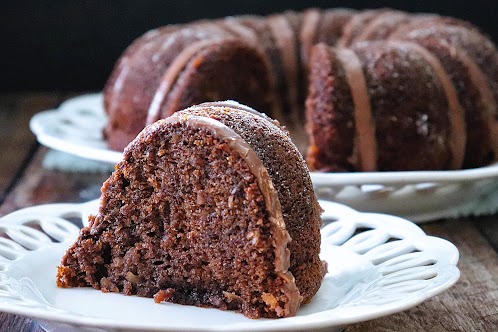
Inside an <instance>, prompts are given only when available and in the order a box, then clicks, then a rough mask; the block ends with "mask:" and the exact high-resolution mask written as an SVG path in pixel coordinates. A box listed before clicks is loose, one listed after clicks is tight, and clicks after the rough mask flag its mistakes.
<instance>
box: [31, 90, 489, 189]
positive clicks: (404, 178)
mask: <svg viewBox="0 0 498 332" xmlns="http://www.w3.org/2000/svg"><path fill="white" fill-rule="evenodd" d="M89 100H90V103H92V102H93V103H98V104H100V105H101V108H100V109H98V110H97V109H92V111H96V112H98V113H99V114H101V115H103V116H104V117H105V112H104V110H103V93H102V92H96V93H88V94H82V95H79V96H76V97H73V98H70V99H68V100H66V101H64V102H63V103H61V104H60V106H59V107H58V108H55V109H49V110H45V111H41V112H38V113H37V114H35V115H33V116H32V118H31V119H30V123H29V126H30V129H31V131H32V132H33V134H35V136H36V139H37V140H38V142H39V143H41V144H42V145H45V146H47V147H49V148H52V149H55V150H59V151H63V152H66V153H70V154H73V155H77V156H79V157H83V158H86V159H90V160H95V161H102V162H107V163H113V164H116V163H118V162H119V161H121V159H122V152H119V151H114V150H111V149H109V148H96V147H88V146H82V145H80V144H76V143H73V142H70V141H67V140H64V139H62V138H60V137H57V136H53V135H51V134H50V132H48V131H47V130H46V128H44V127H43V126H42V125H41V123H40V121H41V120H42V119H44V118H46V117H53V116H58V115H61V114H64V113H68V112H69V113H70V112H72V111H74V107H75V105H78V104H79V103H84V102H88V101H89ZM102 142H104V140H102ZM310 175H311V178H312V180H313V181H314V183H317V184H318V185H319V186H341V185H342V186H346V185H364V184H385V185H390V184H398V185H403V184H405V185H406V184H414V183H424V182H439V183H455V182H467V181H476V180H483V179H488V178H492V177H497V176H498V161H497V162H495V163H492V164H490V165H487V166H482V167H478V168H472V169H462V170H444V171H392V172H337V173H325V172H310Z"/></svg>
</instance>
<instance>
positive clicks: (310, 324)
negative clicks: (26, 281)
mask: <svg viewBox="0 0 498 332" xmlns="http://www.w3.org/2000/svg"><path fill="white" fill-rule="evenodd" d="M327 204H331V206H338V205H340V206H342V204H338V203H332V202H327ZM58 207H60V209H58ZM84 208H95V200H94V201H89V202H85V203H56V204H45V205H39V206H34V207H29V208H25V209H22V210H18V211H16V212H13V213H11V214H8V215H6V216H4V217H2V218H0V222H1V224H2V225H4V226H6V227H9V226H11V225H22V224H23V220H28V219H33V214H36V213H37V209H44V210H46V211H61V212H60V214H67V211H69V210H71V211H76V210H77V211H78V213H80V214H81V215H87V213H85V211H84ZM344 211H345V213H346V212H348V211H353V213H358V214H360V215H365V216H368V217H371V218H374V217H375V216H379V215H380V216H386V215H384V214H378V213H376V214H374V213H361V212H357V211H355V210H353V209H351V208H348V207H346V208H345V209H344ZM38 213H39V212H38ZM340 213H342V212H340ZM349 213H351V212H349ZM47 215H49V213H48V214H47ZM41 216H46V215H45V214H42V215H41ZM388 217H389V218H390V219H392V221H393V222H396V221H399V222H403V221H404V222H407V223H410V225H412V226H411V227H417V228H419V229H420V230H421V232H422V233H420V234H418V233H417V234H414V235H413V236H411V238H412V240H413V241H423V240H424V239H425V238H432V239H437V240H439V241H444V242H446V243H447V244H449V246H448V248H450V249H451V250H454V252H453V255H454V256H452V257H451V258H449V259H448V262H447V263H446V264H444V265H442V267H446V268H447V269H448V270H449V272H451V273H453V274H454V275H453V278H452V279H448V280H446V281H445V282H442V283H441V284H438V285H437V286H436V287H431V288H429V289H428V290H426V291H424V293H423V294H422V293H420V294H417V295H416V296H413V294H412V295H411V296H410V298H411V301H409V302H406V301H403V302H401V305H400V303H399V301H398V302H391V303H388V304H384V305H380V306H379V305H373V306H372V305H370V306H371V307H372V310H371V311H368V312H363V313H362V314H361V315H358V314H356V315H352V316H351V315H349V316H343V317H342V319H341V320H337V319H336V321H335V322H333V323H332V324H331V322H330V317H329V315H327V314H328V313H329V312H331V311H333V310H336V309H328V310H325V311H320V312H315V313H311V314H310V315H309V316H296V317H289V318H283V319H278V320H271V319H270V320H268V319H261V320H248V321H247V322H244V323H233V324H217V325H212V326H210V327H208V328H206V327H202V328H201V327H195V326H184V327H183V328H179V327H178V326H173V327H168V326H162V328H161V327H160V326H158V325H153V324H150V325H143V323H135V324H131V323H130V322H126V323H120V322H117V321H116V320H112V319H109V318H101V317H88V316H83V315H80V314H77V313H74V312H70V311H69V312H63V313H58V312H56V311H55V312H52V311H49V310H47V309H44V308H43V307H41V308H40V307H34V308H33V307H31V308H30V307H25V306H16V305H12V304H11V303H10V304H8V305H6V304H5V303H2V302H1V301H0V311H2V312H7V313H12V314H20V315H25V316H29V317H32V318H34V319H41V320H47V321H50V322H55V323H64V324H70V325H76V326H84V327H93V328H104V329H107V328H113V329H127V330H133V331H173V330H174V331H178V330H180V331H205V330H207V331H231V330H233V329H234V328H235V329H237V330H240V331H255V330H257V329H260V328H264V329H265V330H268V331H276V330H282V329H285V330H289V331H295V330H300V329H303V328H306V329H320V328H333V327H342V326H345V325H348V324H352V323H358V322H363V321H366V320H370V319H375V318H380V317H384V316H387V315H391V314H393V313H397V312H401V311H404V310H406V309H409V308H412V307H415V306H417V305H419V304H420V303H422V302H424V301H426V300H428V299H430V298H432V297H433V296H436V295H438V294H440V293H442V292H443V291H445V290H447V289H448V288H450V287H451V286H453V285H454V284H455V283H456V282H457V281H458V279H459V277H460V271H459V269H458V267H457V262H458V249H457V248H456V247H455V246H454V245H453V244H452V243H451V242H449V241H447V240H445V239H441V238H437V237H433V236H429V235H427V234H426V233H425V232H424V231H423V230H422V229H421V228H420V227H418V226H417V225H415V224H413V223H411V222H409V221H406V220H404V219H402V218H399V217H394V216H388ZM400 220H401V221H400ZM66 222H67V221H66ZM73 242H74V239H66V240H65V241H63V242H59V243H53V242H50V243H47V244H46V245H44V246H42V247H41V248H39V249H42V248H47V247H50V246H64V247H68V246H69V245H71V244H72V243H73ZM39 249H37V250H39ZM59 249H61V248H59ZM37 250H34V251H31V252H28V253H27V255H36V254H37ZM14 264H15V263H14ZM0 274H1V275H5V273H4V272H1V273H0ZM54 282H55V281H54ZM95 291H96V292H98V291H97V290H95ZM99 293H100V292H99ZM123 296H124V295H123ZM214 310H216V309H214ZM342 310H345V309H342ZM303 317H308V319H304V320H303V319H302V318H303ZM310 317H312V320H310V319H309V318H310ZM284 320H285V321H286V322H287V324H280V322H283V321H284ZM250 322H279V323H272V324H269V325H265V324H254V325H256V326H250V325H249V324H247V323H250ZM234 325H235V326H234Z"/></svg>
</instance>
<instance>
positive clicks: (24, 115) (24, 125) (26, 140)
mask: <svg viewBox="0 0 498 332" xmlns="http://www.w3.org/2000/svg"><path fill="white" fill-rule="evenodd" d="M58 101H59V98H58V95H57V94H56V93H32V94H10V95H1V96H0V124H1V130H0V146H1V148H2V151H1V153H0V202H2V201H3V199H4V198H5V194H6V191H7V189H8V188H9V186H10V185H11V184H12V181H13V180H14V178H15V175H16V174H17V173H18V172H19V170H21V169H22V166H23V163H24V162H25V160H26V158H29V156H30V154H31V153H32V151H33V149H34V147H35V144H36V140H35V136H34V135H33V134H32V133H31V131H30V129H29V120H30V119H31V117H32V116H33V115H34V114H35V113H38V112H40V111H42V110H45V109H49V108H53V107H55V106H57V103H58Z"/></svg>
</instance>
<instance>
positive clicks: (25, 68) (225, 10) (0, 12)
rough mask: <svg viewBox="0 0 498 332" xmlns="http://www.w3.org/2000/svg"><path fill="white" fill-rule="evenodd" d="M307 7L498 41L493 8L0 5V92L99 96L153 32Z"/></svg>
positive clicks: (33, 0)
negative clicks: (442, 23) (401, 18)
mask: <svg viewBox="0 0 498 332" xmlns="http://www.w3.org/2000/svg"><path fill="white" fill-rule="evenodd" d="M312 6H313V7H321V8H331V7H351V8H379V7H391V8H396V9H403V10H407V11H411V12H420V11H423V12H434V13H439V14H443V15H450V16H455V17H459V18H463V19H465V20H468V21H470V22H473V23H474V24H476V25H478V26H479V27H481V29H482V30H483V31H484V32H486V33H488V34H489V35H490V36H491V38H492V39H493V40H494V41H495V42H496V41H498V17H497V13H498V11H497V8H498V2H497V0H488V1H464V2H457V1H438V0H433V1H430V2H429V1H330V0H329V1H305V0H301V1H293V0H288V1H275V0H274V1H272V0H259V1H256V0H253V1H248V0H244V1H236V0H232V1H225V0H223V1H216V0H215V1H192V0H185V1H182V0H176V1H175V0H169V1H167V0H164V1H140V0H116V1H104V0H101V1H98V0H87V1H85V0H80V1H76V0H74V1H50V0H29V1H21V0H20V1H7V2H5V1H3V2H1V3H0V45H1V47H0V64H1V65H0V92H12V91H33V90H45V91H50V90H58V91H80V90H101V89H102V87H103V85H104V83H105V80H106V78H107V76H108V75H109V73H110V71H111V70H112V66H113V64H114V62H115V60H116V59H117V58H118V56H119V55H120V54H121V52H122V51H123V50H124V49H125V48H126V46H127V45H128V44H130V43H131V41H133V39H135V38H136V37H138V36H140V35H141V34H143V33H144V32H145V31H147V30H150V29H152V28H155V27H157V26H160V25H165V24H168V23H179V22H188V21H191V20H194V19H199V18H216V17H222V16H227V15H237V14H249V13H251V14H268V13H274V12H280V11H283V10H285V9H295V10H300V9H303V8H308V7H312Z"/></svg>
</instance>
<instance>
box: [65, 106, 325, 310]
mask: <svg viewBox="0 0 498 332" xmlns="http://www.w3.org/2000/svg"><path fill="white" fill-rule="evenodd" d="M320 226H321V219H320V207H319V205H318V202H317V199H316V196H315V194H314V192H313V187H312V184H311V180H310V177H309V175H308V171H307V168H306V165H305V163H304V160H303V159H302V157H301V155H300V153H299V152H298V150H297V148H296V147H295V145H294V144H293V143H292V142H291V141H290V138H289V136H288V133H287V132H285V131H284V130H282V129H281V127H280V126H279V124H278V122H273V121H271V120H270V119H269V118H268V117H266V116H264V115H262V114H259V113H258V112H256V111H254V110H252V109H250V108H248V107H246V106H243V105H240V104H234V103H231V102H218V103H207V104H202V105H199V106H195V107H191V108H189V109H187V110H184V111H180V112H177V113H176V114H174V115H173V116H171V117H169V118H167V119H164V120H159V121H157V122H155V123H154V124H152V125H151V126H148V127H146V128H145V129H144V130H143V131H142V132H141V133H140V134H139V135H138V136H137V138H136V139H135V140H133V142H132V143H131V144H130V145H129V146H128V147H127V148H126V149H125V152H124V157H123V161H121V162H120V163H119V164H118V165H117V166H116V170H115V171H114V173H113V174H112V175H111V177H110V178H109V179H108V180H107V181H106V182H105V183H104V185H103V188H102V196H101V205H100V208H99V212H98V214H97V215H96V216H94V217H91V220H90V225H89V226H88V227H85V228H83V229H82V231H81V233H80V235H79V238H78V239H77V241H76V243H75V244H74V245H73V246H71V247H70V248H69V249H68V251H67V253H66V255H65V256H64V257H63V260H62V262H61V265H60V266H59V267H58V274H57V283H58V285H59V286H60V287H85V286H91V287H93V288H96V289H101V290H102V291H104V292H120V293H124V294H127V295H138V296H144V297H154V298H155V300H156V302H162V301H169V302H173V303H179V304H189V305H197V306H207V307H216V308H220V309H224V310H236V311H239V312H242V313H243V314H244V315H246V316H248V317H250V318H259V317H268V318H277V317H288V316H293V315H295V314H296V312H297V310H298V308H299V307H300V305H301V304H303V303H307V302H309V301H310V300H311V298H312V297H313V295H314V294H315V293H316V292H317V291H318V289H319V287H320V284H321V281H322V279H323V277H324V274H325V270H326V268H325V265H324V263H323V262H322V261H321V260H320V258H319V256H318V255H319V251H320Z"/></svg>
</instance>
